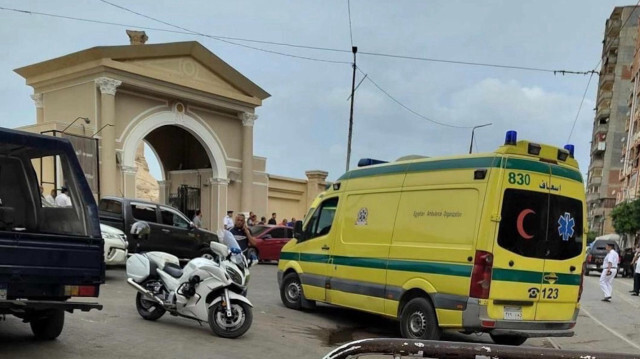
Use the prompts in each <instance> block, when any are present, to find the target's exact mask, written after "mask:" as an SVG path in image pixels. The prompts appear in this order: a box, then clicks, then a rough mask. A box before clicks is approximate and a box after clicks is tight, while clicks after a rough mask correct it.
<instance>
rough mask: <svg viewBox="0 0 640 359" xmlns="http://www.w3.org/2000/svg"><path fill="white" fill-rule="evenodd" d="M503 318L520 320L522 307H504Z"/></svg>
mask: <svg viewBox="0 0 640 359" xmlns="http://www.w3.org/2000/svg"><path fill="white" fill-rule="evenodd" d="M504 319H506V320H522V307H504Z"/></svg>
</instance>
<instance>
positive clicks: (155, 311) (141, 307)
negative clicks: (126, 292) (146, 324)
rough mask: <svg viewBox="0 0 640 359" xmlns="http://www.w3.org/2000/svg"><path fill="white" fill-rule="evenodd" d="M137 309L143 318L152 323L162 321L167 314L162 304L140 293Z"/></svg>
mask: <svg viewBox="0 0 640 359" xmlns="http://www.w3.org/2000/svg"><path fill="white" fill-rule="evenodd" d="M136 309H137V310H138V314H140V316H141V317H142V318H144V319H146V320H151V321H154V320H158V319H160V317H162V316H163V315H164V313H165V312H166V310H165V309H164V308H162V306H161V305H160V304H158V303H156V302H154V301H153V300H150V299H148V298H145V295H144V294H142V293H140V292H138V294H137V295H136Z"/></svg>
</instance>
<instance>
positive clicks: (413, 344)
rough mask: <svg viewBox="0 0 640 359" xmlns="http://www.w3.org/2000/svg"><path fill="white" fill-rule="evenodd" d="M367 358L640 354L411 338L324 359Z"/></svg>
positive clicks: (358, 346) (554, 358) (374, 342)
mask: <svg viewBox="0 0 640 359" xmlns="http://www.w3.org/2000/svg"><path fill="white" fill-rule="evenodd" d="M363 356H376V357H379V356H391V357H393V358H402V357H410V358H411V357H413V358H434V359H449V358H456V359H475V358H491V359H531V358H544V359H640V353H637V354H623V353H600V352H595V351H590V350H580V351H573V350H558V349H544V348H533V347H525V346H522V347H514V346H504V345H494V344H482V343H474V344H471V343H458V342H441V341H430V340H411V339H364V340H358V341H355V342H351V343H348V344H345V345H343V346H341V347H340V348H337V349H336V350H334V351H332V352H330V353H329V354H327V355H326V356H325V357H324V359H347V358H359V357H363Z"/></svg>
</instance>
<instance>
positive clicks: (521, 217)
mask: <svg viewBox="0 0 640 359" xmlns="http://www.w3.org/2000/svg"><path fill="white" fill-rule="evenodd" d="M531 213H533V214H536V212H534V211H532V210H530V209H525V210H523V211H522V212H520V214H519V215H518V221H517V224H516V227H517V228H518V234H519V235H520V237H522V238H524V239H531V238H533V236H532V235H529V234H528V233H527V232H525V230H524V227H523V222H524V219H525V217H526V216H527V215H528V214H531Z"/></svg>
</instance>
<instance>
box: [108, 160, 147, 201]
mask: <svg viewBox="0 0 640 359" xmlns="http://www.w3.org/2000/svg"><path fill="white" fill-rule="evenodd" d="M120 170H121V171H122V178H123V181H122V182H123V185H124V188H123V189H122V193H124V196H125V197H127V198H136V174H137V173H138V167H135V166H121V167H120ZM100 184H102V182H100Z"/></svg>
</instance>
